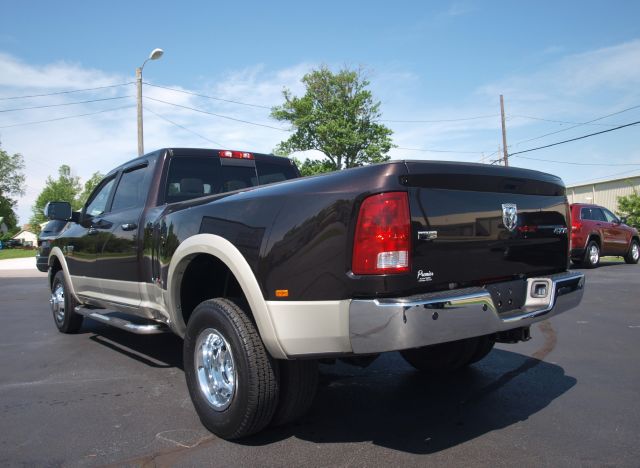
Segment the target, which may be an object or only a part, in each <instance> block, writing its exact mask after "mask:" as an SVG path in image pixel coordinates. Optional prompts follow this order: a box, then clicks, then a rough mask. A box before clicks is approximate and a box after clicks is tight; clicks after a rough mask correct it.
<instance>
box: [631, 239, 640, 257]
mask: <svg viewBox="0 0 640 468" xmlns="http://www.w3.org/2000/svg"><path fill="white" fill-rule="evenodd" d="M638 257H640V248H639V247H638V244H636V243H635V242H634V243H633V245H632V246H631V258H632V259H633V261H636V260H638Z"/></svg>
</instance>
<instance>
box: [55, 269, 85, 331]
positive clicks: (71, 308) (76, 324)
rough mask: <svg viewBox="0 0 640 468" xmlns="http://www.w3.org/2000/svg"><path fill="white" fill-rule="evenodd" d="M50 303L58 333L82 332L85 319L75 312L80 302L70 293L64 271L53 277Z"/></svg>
mask: <svg viewBox="0 0 640 468" xmlns="http://www.w3.org/2000/svg"><path fill="white" fill-rule="evenodd" d="M49 303H50V304H51V312H52V314H53V322H54V323H55V324H56V327H58V331H60V332H61V333H77V332H78V330H80V327H82V319H83V318H84V317H83V316H82V315H80V314H77V313H76V312H75V308H76V306H77V305H78V301H76V299H75V298H74V297H73V294H71V292H69V287H68V286H67V282H66V280H65V278H64V272H63V271H62V270H60V271H59V272H57V273H56V275H55V276H54V277H53V283H52V284H51V299H49Z"/></svg>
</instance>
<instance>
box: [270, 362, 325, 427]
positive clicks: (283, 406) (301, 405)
mask: <svg viewBox="0 0 640 468" xmlns="http://www.w3.org/2000/svg"><path fill="white" fill-rule="evenodd" d="M278 364H279V371H280V372H279V374H280V375H279V381H280V397H279V402H278V408H277V409H276V413H275V415H274V417H273V420H272V421H271V425H272V426H283V425H285V424H289V423H292V422H294V421H296V420H297V419H299V418H301V417H302V416H304V415H305V414H306V413H307V411H309V408H311V405H312V404H313V400H314V398H315V396H316V390H317V388H318V361H316V360H308V361H307V360H304V361H302V360H298V361H284V360H281V361H278Z"/></svg>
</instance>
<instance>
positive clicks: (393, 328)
mask: <svg viewBox="0 0 640 468" xmlns="http://www.w3.org/2000/svg"><path fill="white" fill-rule="evenodd" d="M47 211H48V215H49V217H50V218H52V219H60V220H65V221H66V220H71V221H72V222H71V223H70V226H69V227H68V228H67V229H66V230H65V231H64V232H63V233H62V234H61V235H60V236H59V237H57V238H56V239H55V240H53V241H52V243H51V245H52V248H51V254H50V256H49V260H48V266H49V278H50V286H51V291H52V295H51V307H52V311H53V316H54V319H55V323H56V325H57V327H58V328H59V329H60V331H61V332H64V333H73V332H75V331H77V330H78V329H79V328H80V327H81V324H82V320H83V318H84V317H89V318H91V319H93V320H98V321H100V322H102V323H106V324H109V325H113V326H116V327H119V328H122V329H125V330H129V331H131V332H134V333H140V334H150V333H162V332H166V331H171V332H173V333H176V334H177V335H179V336H181V337H183V338H184V370H185V375H186V380H187V386H188V388H189V392H190V394H191V398H192V400H193V403H194V406H195V408H196V411H197V412H198V415H199V416H200V419H201V420H202V422H203V424H204V425H205V426H206V427H207V428H208V429H210V430H211V431H212V432H214V433H215V434H218V435H219V436H221V437H224V438H229V439H231V438H238V437H242V436H246V435H248V434H252V433H255V432H257V431H259V430H261V429H263V428H264V427H266V426H267V425H269V424H272V425H274V424H284V423H287V422H289V421H292V420H294V419H295V418H297V417H298V416H300V415H301V414H302V413H304V411H305V410H306V409H308V408H309V406H310V405H311V402H312V400H313V397H314V394H315V386H316V382H317V363H318V360H319V359H325V360H332V359H345V360H347V361H349V362H360V363H363V362H368V361H371V360H372V359H373V358H374V357H375V356H376V355H377V354H379V353H382V352H386V351H401V353H402V355H403V356H404V358H405V359H406V360H407V361H408V362H409V363H410V364H411V365H413V366H414V367H415V368H417V369H419V370H422V371H425V372H444V371H453V370H456V369H459V368H461V367H463V366H466V365H469V364H472V363H474V362H476V361H478V360H480V359H482V358H483V357H484V356H486V355H487V354H488V353H489V352H490V351H491V349H492V347H493V345H494V343H495V342H496V341H499V342H509V343H515V342H517V341H521V340H526V339H528V338H529V327H530V325H531V324H532V323H535V322H537V321H540V320H543V319H545V318H548V317H551V316H553V315H555V314H558V313H560V312H563V311H566V310H568V309H571V308H573V307H575V306H577V305H578V304H579V303H580V300H581V298H582V294H583V285H584V276H583V274H582V273H579V272H569V271H567V266H568V262H569V232H568V229H569V228H570V226H571V222H570V212H569V208H568V205H567V199H566V196H565V188H564V185H563V183H562V181H561V180H560V179H559V178H557V177H555V176H552V175H549V174H544V173H541V172H535V171H529V170H524V169H517V168H501V167H495V166H486V165H478V164H459V163H451V162H416V161H393V162H389V163H385V164H379V165H373V166H366V167H360V168H356V169H349V170H345V171H340V172H335V173H331V174H326V175H321V176H316V177H308V178H300V177H299V172H298V170H297V169H296V167H295V165H293V163H292V162H291V161H290V160H288V159H286V158H280V157H276V156H272V155H263V154H253V153H246V152H239V151H228V150H205V149H163V150H160V151H156V152H154V153H150V154H147V155H145V156H143V157H139V158H137V159H134V160H132V161H130V162H128V163H126V164H123V165H122V166H120V167H118V168H116V169H114V170H113V171H111V172H110V173H109V174H108V175H107V176H106V177H105V179H104V180H103V181H102V182H101V183H100V184H99V185H98V187H97V188H96V189H95V191H94V193H93V194H92V195H91V196H90V198H89V200H88V202H87V204H86V206H85V207H84V208H83V209H82V212H80V213H71V208H70V206H69V205H68V204H65V203H51V204H50V205H49V206H48V209H47Z"/></svg>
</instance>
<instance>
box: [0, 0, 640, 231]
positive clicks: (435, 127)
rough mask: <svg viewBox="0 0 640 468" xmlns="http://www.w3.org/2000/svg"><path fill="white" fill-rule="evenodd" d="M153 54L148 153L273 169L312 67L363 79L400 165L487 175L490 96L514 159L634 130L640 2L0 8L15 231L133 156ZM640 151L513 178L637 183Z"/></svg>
mask: <svg viewBox="0 0 640 468" xmlns="http://www.w3.org/2000/svg"><path fill="white" fill-rule="evenodd" d="M156 47H159V48H162V49H163V50H164V51H165V53H164V56H163V57H162V58H161V59H159V60H157V61H150V62H147V63H146V65H145V68H144V81H145V82H148V83H150V84H151V85H154V86H150V85H145V86H144V90H143V94H144V96H145V99H144V101H143V103H144V135H145V150H146V151H152V150H154V149H157V148H161V147H171V146H173V147H178V146H180V147H204V148H208V147H209V148H228V149H239V150H247V151H256V152H271V151H272V150H273V148H274V147H275V146H276V145H277V144H278V143H279V142H280V141H282V140H284V139H286V138H287V135H288V131H287V126H286V125H285V124H283V123H281V122H277V121H274V120H273V119H271V118H270V117H269V107H271V106H274V105H279V104H281V103H282V100H283V98H282V90H283V89H284V88H288V89H290V90H291V91H292V92H293V93H294V94H296V95H301V94H302V93H303V92H304V88H303V86H302V85H301V83H300V79H301V78H302V77H303V76H304V74H305V73H307V72H309V71H310V70H312V69H314V68H317V67H319V66H321V65H327V66H328V67H330V68H331V69H332V70H334V71H338V70H340V69H341V68H344V67H347V68H361V69H363V70H364V71H365V72H366V74H367V76H368V79H369V81H370V82H371V85H370V87H371V90H372V92H373V94H374V98H375V99H376V100H378V101H380V102H381V111H382V119H384V120H385V122H384V123H385V124H386V125H387V126H389V127H390V128H391V129H392V130H393V132H394V133H393V141H394V144H395V145H396V147H395V148H393V149H392V150H391V152H390V155H391V157H392V159H424V160H428V159H439V160H455V161H469V162H479V161H483V162H491V161H492V160H494V159H496V157H497V156H498V153H497V152H498V149H499V148H500V146H501V141H502V136H501V126H500V104H499V96H500V94H503V95H504V100H505V112H506V116H507V122H506V125H507V147H508V150H509V153H516V152H519V151H524V150H527V149H531V148H535V147H539V146H544V145H548V144H552V143H555V142H559V141H562V140H567V139H572V138H577V137H580V136H583V135H586V134H590V133H594V132H599V131H603V130H607V129H611V128H614V127H616V126H620V125H624V124H628V123H633V122H637V121H640V2H633V1H615V0H611V1H607V2H602V1H599V2H596V1H584V0H583V1H563V2H555V1H539V2H509V1H485V2H474V1H441V2H436V1H431V2H423V1H415V2H410V1H395V2H388V1H384V2H383V1H375V0H370V1H351V2H345V1H341V2H336V1H329V0H325V1H323V2H314V3H306V2H300V1H297V2H293V1H291V2H285V1H272V2H253V1H244V2H219V1H184V2H168V1H160V0H156V1H136V2H131V1H127V2H125V1H119V0H112V1H110V2H86V1H77V2H76V1H63V2H49V1H30V2H8V1H5V2H3V5H2V21H1V22H0V144H1V145H2V148H3V149H4V150H6V151H8V152H9V153H12V154H13V153H21V154H22V155H23V156H24V159H25V163H26V170H25V172H26V176H27V191H26V194H25V196H24V197H22V198H20V199H19V201H18V207H17V213H18V216H19V218H20V222H21V223H26V222H27V221H28V219H29V217H30V215H31V206H32V205H33V203H34V201H35V199H36V197H37V195H38V194H39V192H40V191H41V190H42V188H43V186H44V183H45V180H46V178H47V176H54V177H55V176H56V175H57V169H58V167H59V166H60V165H61V164H68V165H69V166H71V168H72V170H73V173H74V174H76V175H78V176H79V177H80V178H81V180H83V181H84V180H86V179H88V178H89V177H90V176H91V174H93V173H94V172H96V171H100V172H102V173H106V172H108V171H109V170H110V169H112V168H113V167H115V166H117V165H119V164H121V163H123V162H125V161H127V160H129V159H132V158H134V157H135V156H136V155H137V133H136V109H135V97H134V96H135V85H134V84H132V82H133V81H134V79H135V69H136V67H139V66H141V65H142V63H143V62H144V60H145V59H146V58H147V57H148V55H149V53H150V51H151V50H153V49H154V48H156ZM124 83H129V84H124ZM119 84H122V86H114V87H108V88H102V89H96V90H91V91H79V92H73V93H63V94H56V95H51V96H39V97H28V98H24V97H21V96H33V95H37V94H49V93H59V92H64V91H75V90H81V89H86V88H96V87H104V86H111V85H119ZM157 86H163V87H169V88H173V89H174V90H169V89H165V88H160V87H157ZM175 90H178V91H175ZM179 91H183V92H179ZM184 91H186V92H188V93H196V94H203V95H207V96H212V97H215V98H218V99H209V98H204V97H199V96H195V95H193V94H188V93H185V92H184ZM154 99H155V100H154ZM158 100H160V101H165V102H159V101H158ZM86 101H94V102H86ZM228 101H236V102H240V103H243V104H238V103H234V102H228ZM167 103H171V104H167ZM176 105H179V106H187V107H191V108H196V109H199V110H200V111H204V112H196V111H193V110H189V109H185V108H184V107H178V106H176ZM42 106H51V107H42ZM34 107H37V108H35V109H34ZM25 108H29V109H25ZM211 113H213V114H218V115H217V116H214V115H211ZM85 114H90V115H85ZM610 114H614V115H610ZM80 115H82V116H80ZM78 116H79V117H78ZM220 116H223V117H220ZM605 116H608V117H605ZM67 117H70V118H67ZM601 117H604V118H601ZM53 119H59V120H53ZM234 119H235V120H234ZM539 119H544V120H539ZM596 119H598V120H596ZM52 120H53V121H52ZM240 120H242V121H245V122H240ZM41 121H47V122H41ZM34 122H35V123H34ZM38 122H39V123H38ZM246 122H251V123H246ZM585 122H591V123H589V124H586V125H577V126H576V124H580V123H585ZM256 124H258V125H256ZM573 127H575V128H573ZM639 143H640V125H635V126H630V127H627V128H622V129H619V130H615V131H611V132H607V133H604V134H601V135H597V136H593V137H589V138H585V139H581V140H578V141H575V142H571V143H567V144H562V145H557V146H554V147H551V148H546V149H540V150H536V151H531V152H528V153H524V154H521V155H515V154H514V156H512V157H511V159H510V164H511V165H514V166H519V167H525V168H530V169H536V170H542V171H545V172H550V173H553V174H556V175H558V176H560V177H562V178H563V180H564V181H565V183H566V184H572V183H581V182H584V181H591V180H594V179H604V178H609V177H611V178H615V177H622V176H625V175H633V174H638V173H640V145H639ZM418 150H419V151H418ZM299 156H301V157H303V158H304V157H311V158H316V157H318V156H319V155H318V154H317V153H315V152H307V153H304V154H301V155H299ZM526 158H535V159H526ZM543 160H544V161H543Z"/></svg>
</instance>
